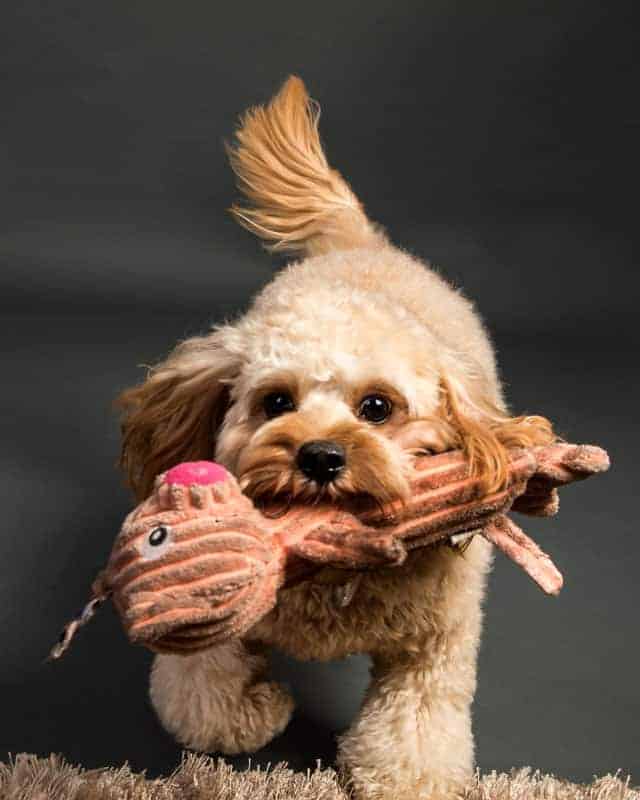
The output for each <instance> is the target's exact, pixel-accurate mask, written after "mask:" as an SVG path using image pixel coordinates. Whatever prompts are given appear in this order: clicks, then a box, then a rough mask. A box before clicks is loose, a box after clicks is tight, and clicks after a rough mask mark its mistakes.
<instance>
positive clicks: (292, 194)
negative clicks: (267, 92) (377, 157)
mask: <svg viewBox="0 0 640 800" xmlns="http://www.w3.org/2000/svg"><path fill="white" fill-rule="evenodd" d="M319 117H320V109H319V107H318V105H317V104H316V103H315V102H314V101H313V100H311V99H310V97H309V95H308V94H307V91H306V89H305V86H304V83H303V82H302V81H301V80H300V78H297V77H295V76H292V77H290V78H289V79H288V80H287V81H286V82H285V84H284V86H283V87H282V89H281V90H280V92H279V93H278V94H277V95H276V96H275V97H274V98H273V99H272V100H271V102H270V103H269V104H268V105H266V106H258V107H256V108H252V109H249V111H247V112H246V113H245V114H244V115H243V117H242V118H241V120H240V125H239V128H238V130H237V131H236V140H235V142H234V144H233V145H232V146H230V147H229V148H228V153H229V160H230V161H231V166H232V167H233V170H234V172H235V173H236V176H237V179H238V187H239V189H240V190H241V191H242V192H243V193H244V194H245V196H246V197H247V199H248V201H249V204H248V205H247V206H237V205H235V206H233V207H232V209H231V211H232V213H233V215H234V216H235V218H236V219H237V220H238V222H240V224H241V225H243V226H244V227H245V228H247V229H248V230H250V231H252V232H253V233H255V234H256V235H257V236H259V237H260V238H261V239H264V240H265V241H266V242H268V247H269V248H270V249H271V250H288V251H291V252H298V253H304V254H307V255H311V254H316V253H324V252H327V251H329V250H342V249H349V248H353V247H366V246H368V245H375V244H379V243H381V242H383V241H384V236H383V234H382V233H381V232H380V231H379V230H378V229H377V228H376V227H375V226H374V225H373V224H372V223H371V222H370V221H369V220H368V219H367V217H366V214H365V213H364V210H363V208H362V205H361V203H360V201H359V200H358V198H357V197H356V196H355V195H354V193H353V192H352V191H351V189H350V187H349V184H348V183H347V182H346V181H345V180H344V178H343V177H342V176H341V175H340V173H339V172H337V171H336V170H334V169H331V167H330V166H329V164H328V163H327V159H326V157H325V154H324V152H323V150H322V145H321V143H320V137H319V135H318V120H319Z"/></svg>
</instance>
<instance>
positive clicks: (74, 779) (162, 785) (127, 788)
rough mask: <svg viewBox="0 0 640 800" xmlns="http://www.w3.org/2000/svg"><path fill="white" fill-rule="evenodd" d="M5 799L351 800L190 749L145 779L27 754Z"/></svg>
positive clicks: (517, 773)
mask: <svg viewBox="0 0 640 800" xmlns="http://www.w3.org/2000/svg"><path fill="white" fill-rule="evenodd" d="M0 798H1V800H289V798H292V799H294V800H347V795H345V793H344V791H343V790H342V789H341V788H340V785H339V783H338V779H337V775H336V773H335V772H334V771H333V770H331V769H320V768H317V769H316V770H315V771H313V772H307V773H302V772H293V771H292V770H290V769H287V767H286V765H284V764H278V765H277V766H276V767H273V769H270V770H247V771H246V772H238V771H235V770H234V769H232V767H230V766H229V765H228V764H226V763H225V762H224V761H223V760H222V759H218V760H215V759H211V758H207V757H206V756H195V755H187V756H185V758H184V760H183V762H182V765H181V766H180V767H179V768H178V769H177V770H176V772H175V773H174V774H173V775H171V776H169V777H168V778H164V779H161V780H147V779H146V778H145V777H144V775H143V774H139V773H134V772H132V771H131V770H130V769H129V768H128V767H126V766H125V767H121V768H119V769H100V770H83V769H80V768H78V767H73V766H71V765H70V764H67V763H66V762H65V761H64V760H63V759H61V758H60V757H58V756H50V757H49V758H38V757H36V756H31V755H26V754H22V755H19V756H17V757H16V758H14V759H12V760H11V761H10V762H9V763H7V764H0ZM461 800H640V791H638V790H637V789H634V788H632V787H631V786H630V785H629V781H628V780H622V779H620V777H618V776H617V775H613V776H612V775H607V776H606V777H604V778H598V779H597V780H595V781H594V782H593V783H591V784H589V785H579V784H575V783H568V782H567V781H561V780H558V779H557V778H554V777H551V776H549V775H541V774H540V773H538V772H533V771H531V770H530V769H522V770H514V771H513V772H511V773H510V774H509V775H507V774H498V773H495V772H492V773H490V774H488V775H484V776H480V775H477V776H476V778H475V779H474V780H473V781H472V782H471V783H470V785H469V787H468V788H467V789H466V791H465V792H464V794H463V795H462V797H461Z"/></svg>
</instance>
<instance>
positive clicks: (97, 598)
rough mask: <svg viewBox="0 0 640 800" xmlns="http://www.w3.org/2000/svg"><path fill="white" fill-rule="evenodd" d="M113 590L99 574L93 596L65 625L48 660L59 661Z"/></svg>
mask: <svg viewBox="0 0 640 800" xmlns="http://www.w3.org/2000/svg"><path fill="white" fill-rule="evenodd" d="M110 594H111V592H110V591H109V589H107V588H106V586H105V584H104V582H103V578H102V573H100V575H98V577H97V578H96V580H95V581H94V582H93V585H92V587H91V597H90V599H89V601H88V603H87V604H86V605H85V607H84V608H83V609H82V611H81V612H80V614H79V615H78V616H77V617H75V619H72V620H71V621H70V622H67V624H66V625H65V626H64V628H63V630H62V633H61V634H60V638H59V639H58V641H57V642H56V643H55V644H54V646H53V647H52V648H51V650H50V652H49V655H48V657H47V661H57V660H58V659H59V658H60V657H61V656H63V655H64V654H65V653H66V651H67V650H68V649H69V646H70V645H71V642H72V640H73V638H74V637H75V635H76V633H77V632H78V631H79V630H80V628H82V627H84V626H85V625H86V624H87V622H90V621H91V620H92V619H93V616H94V614H95V613H96V611H97V609H98V608H99V607H100V606H101V605H102V604H103V603H104V601H105V600H107V599H108V597H109V596H110Z"/></svg>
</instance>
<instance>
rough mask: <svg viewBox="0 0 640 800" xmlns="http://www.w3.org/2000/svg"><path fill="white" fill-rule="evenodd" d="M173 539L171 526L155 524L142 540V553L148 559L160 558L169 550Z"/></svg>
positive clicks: (140, 547) (140, 546)
mask: <svg viewBox="0 0 640 800" xmlns="http://www.w3.org/2000/svg"><path fill="white" fill-rule="evenodd" d="M172 541H173V537H172V536H171V528H169V527H167V526H166V525H155V526H154V527H153V528H151V530H150V531H149V533H148V534H147V535H146V536H145V537H144V539H143V540H142V541H141V542H140V545H139V549H140V555H142V557H143V558H145V559H147V560H153V559H156V558H160V557H161V556H163V555H164V554H165V553H166V552H167V548H168V547H170V546H171V542H172Z"/></svg>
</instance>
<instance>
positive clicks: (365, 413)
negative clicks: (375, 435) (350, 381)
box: [358, 394, 393, 425]
mask: <svg viewBox="0 0 640 800" xmlns="http://www.w3.org/2000/svg"><path fill="white" fill-rule="evenodd" d="M392 411H393V406H392V404H391V401H390V400H389V399H388V398H387V397H385V396H384V395H382V394H368V395H367V396H366V397H365V398H363V399H362V401H361V403H360V405H359V407H358V416H359V417H362V419H366V420H367V422H371V423H373V424H374V425H380V424H381V423H382V422H385V420H387V419H389V417H390V416H391V412H392Z"/></svg>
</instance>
